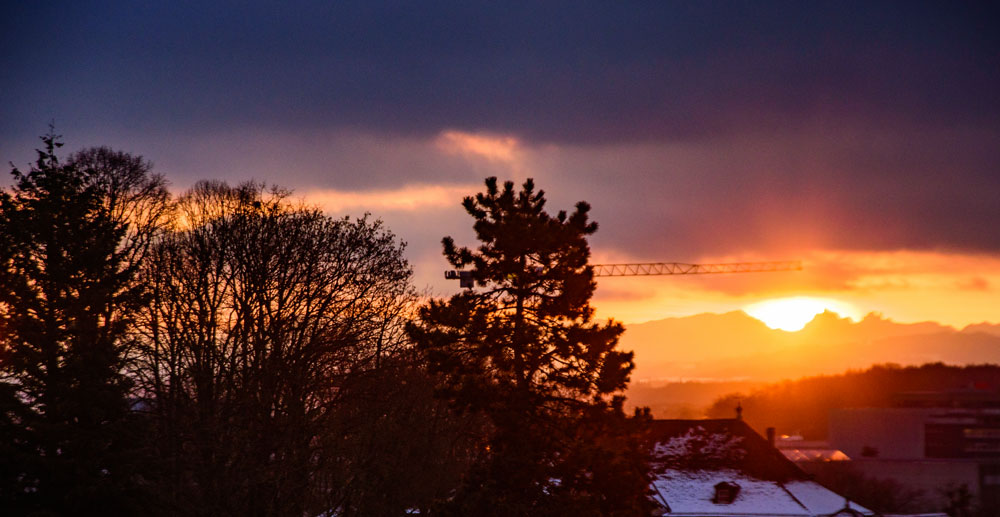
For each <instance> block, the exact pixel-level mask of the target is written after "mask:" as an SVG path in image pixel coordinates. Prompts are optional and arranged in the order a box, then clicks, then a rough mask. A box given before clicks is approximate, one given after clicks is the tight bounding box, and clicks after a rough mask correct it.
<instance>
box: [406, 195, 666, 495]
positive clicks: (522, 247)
mask: <svg viewBox="0 0 1000 517" xmlns="http://www.w3.org/2000/svg"><path fill="white" fill-rule="evenodd" d="M463 206H464V207H465V209H466V211H467V212H468V213H469V214H470V215H471V216H472V217H473V218H474V219H475V223H474V229H475V232H476V235H477V237H478V239H479V241H480V245H479V246H478V247H477V248H475V249H470V248H465V247H458V246H456V245H455V243H454V241H453V240H452V239H451V238H450V237H446V238H445V239H444V241H443V244H444V254H445V256H446V258H447V259H448V261H449V262H450V263H451V264H452V265H453V266H454V267H456V268H460V269H461V268H467V267H471V274H472V278H473V279H474V281H475V287H474V288H471V289H469V290H467V291H464V292H462V293H460V294H457V295H455V296H453V297H451V299H449V300H447V301H443V300H434V301H431V302H430V303H429V304H428V305H426V306H424V307H423V308H422V309H421V310H420V312H419V320H418V321H417V322H416V323H414V324H412V325H411V326H410V327H409V333H410V336H411V338H412V339H413V340H414V343H415V344H416V346H417V347H418V349H420V350H421V351H422V352H423V353H424V354H425V357H426V360H427V362H428V365H429V367H430V369H431V371H433V372H436V373H437V374H438V375H439V378H440V383H441V384H440V386H441V388H440V392H441V394H442V395H443V396H444V397H446V398H448V399H449V400H450V401H451V403H452V404H453V407H454V408H455V409H456V410H458V411H464V412H468V413H471V414H475V415H481V416H485V418H486V420H487V421H488V422H489V429H488V430H487V431H486V432H485V434H484V436H483V438H482V443H481V444H480V447H479V450H478V452H477V453H476V457H475V458H474V465H475V466H474V467H473V469H472V470H471V472H470V473H469V474H468V476H467V477H466V479H465V480H464V484H463V486H462V487H460V488H459V489H458V490H457V491H456V493H455V496H454V497H453V498H451V499H450V500H449V501H447V502H444V503H443V504H442V508H441V509H442V510H444V513H453V514H467V515H473V514H478V515H497V514H502V515H642V514H645V515H648V514H649V511H650V509H651V507H650V503H649V499H648V497H647V492H648V483H649V475H648V466H647V462H646V458H647V450H646V444H645V443H644V441H643V440H642V437H641V432H642V423H643V422H644V420H645V419H646V418H648V414H647V415H646V416H637V417H636V418H626V417H625V415H624V414H623V411H622V403H623V397H622V396H621V392H622V390H624V388H625V386H626V384H627V382H628V376H629V373H630V372H631V370H632V368H633V363H632V354H631V352H622V351H619V350H617V349H616V348H615V347H616V345H617V342H618V337H619V336H620V335H621V333H622V331H623V328H622V326H621V324H619V323H617V322H614V321H608V322H605V323H597V322H594V321H593V309H592V308H591V306H590V303H589V302H590V298H591V295H592V294H593V292H594V288H595V283H594V280H593V271H592V269H591V268H590V267H589V266H588V265H587V261H588V259H589V256H590V249H589V247H588V244H587V236H589V235H591V234H593V233H594V232H595V231H596V230H597V224H596V223H594V222H591V221H589V220H588V211H589V209H590V207H589V205H588V204H587V203H585V202H580V203H578V204H577V205H576V210H575V211H574V212H573V213H572V214H567V213H566V212H565V211H560V212H558V213H557V215H555V216H554V217H553V216H551V215H549V214H548V213H546V211H545V209H544V208H545V196H544V192H542V191H537V192H536V191H535V188H534V184H533V182H532V181H531V180H530V179H529V180H528V181H526V182H525V183H524V185H523V188H522V189H521V191H520V192H515V190H514V185H513V183H512V182H506V183H505V184H504V185H503V189H502V190H501V189H500V188H498V185H497V180H496V178H489V179H487V180H486V192H485V193H479V194H477V195H476V196H475V197H467V198H465V199H464V201H463Z"/></svg>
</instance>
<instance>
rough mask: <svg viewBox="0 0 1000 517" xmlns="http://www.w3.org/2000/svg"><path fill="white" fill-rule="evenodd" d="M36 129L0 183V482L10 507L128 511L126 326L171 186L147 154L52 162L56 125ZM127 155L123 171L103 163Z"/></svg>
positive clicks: (137, 494)
mask: <svg viewBox="0 0 1000 517" xmlns="http://www.w3.org/2000/svg"><path fill="white" fill-rule="evenodd" d="M42 141H43V142H44V144H45V145H44V149H43V150H39V151H38V159H37V160H36V162H35V163H34V165H33V166H32V167H31V169H30V170H29V171H28V172H27V173H22V172H21V171H19V170H17V169H16V168H15V169H13V170H12V172H11V173H12V175H13V177H14V186H13V188H12V189H11V190H10V191H9V192H8V191H6V190H5V191H4V192H3V193H2V194H0V361H2V362H0V371H2V375H3V380H2V384H0V399H2V400H0V407H2V410H3V415H2V416H0V432H2V433H3V436H0V444H2V445H0V447H2V448H3V450H2V451H0V456H2V457H0V462H2V463H3V467H2V468H0V476H3V479H2V480H0V481H2V482H3V487H2V488H0V491H2V492H0V495H2V496H3V497H4V498H5V499H6V501H7V504H4V505H3V506H4V507H5V508H6V509H7V510H12V511H14V512H15V513H18V512H24V513H52V514H66V513H73V512H79V511H81V509H85V508H101V509H102V510H104V511H106V512H108V513H112V514H118V513H131V512H134V511H136V510H137V509H138V508H140V505H141V504H143V501H142V498H143V491H142V485H143V477H142V476H141V471H142V469H143V461H142V460H143V458H142V456H141V453H142V447H141V439H142V436H141V435H140V434H139V433H140V432H141V425H140V424H141V422H139V421H138V420H137V419H136V415H135V413H133V412H132V411H131V407H130V396H129V395H130V388H131V383H130V381H129V379H128V378H127V377H126V376H125V374H124V371H125V368H126V364H125V363H126V360H127V357H128V351H127V345H128V342H129V340H128V332H129V329H130V325H131V324H132V321H133V317H134V314H135V313H136V311H137V310H138V309H139V308H140V307H141V306H142V305H143V304H144V303H145V301H146V297H145V293H144V289H143V287H142V286H141V285H139V284H137V283H136V281H135V276H136V272H137V268H138V265H139V263H140V262H141V260H142V258H143V256H144V253H145V250H146V249H148V245H149V242H150V239H149V238H146V237H145V236H149V235H151V234H152V233H154V232H155V227H156V225H157V221H158V219H159V215H158V214H161V213H162V212H163V211H164V210H165V208H164V206H165V204H166V200H167V193H166V189H165V188H164V187H163V182H162V180H161V179H158V178H156V177H152V176H149V175H148V164H147V163H145V162H143V161H142V160H141V159H133V158H132V157H130V156H128V155H124V154H120V153H114V152H112V151H110V150H107V153H108V155H107V158H108V159H107V160H106V161H105V162H104V163H102V164H97V163H90V162H87V161H86V160H85V159H83V160H77V159H71V160H70V161H69V162H67V163H60V161H59V158H58V157H57V156H56V154H55V150H56V149H57V148H58V147H60V146H61V145H62V144H61V143H60V142H59V141H58V137H57V136H55V135H53V134H51V133H50V134H49V135H46V136H44V137H42ZM87 153H88V152H84V153H81V154H80V155H78V157H86V156H87V155H88V154H87ZM123 160H124V161H129V162H130V163H131V165H130V166H129V167H128V169H129V171H130V173H131V177H130V178H128V179H126V178H125V176H124V173H123V169H115V168H114V167H111V166H112V165H114V164H120V163H121V162H122V161H123ZM139 185H142V187H143V189H144V190H143V191H142V192H138V191H137V186H139ZM137 203H141V204H143V206H145V207H146V210H144V214H143V215H140V214H138V213H136V212H135V211H134V208H135V207H136V206H137ZM139 235H142V236H144V237H143V238H138V237H137V236H139Z"/></svg>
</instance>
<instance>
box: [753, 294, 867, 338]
mask: <svg viewBox="0 0 1000 517" xmlns="http://www.w3.org/2000/svg"><path fill="white" fill-rule="evenodd" d="M823 311H831V312H835V313H837V314H838V315H839V316H840V317H842V318H852V319H855V320H856V319H858V317H859V311H858V310H857V309H856V308H855V307H854V306H853V305H851V304H849V303H846V302H841V301H838V300H831V299H829V298H814V297H811V296H795V297H792V298H779V299H777V300H767V301H763V302H758V303H755V304H752V305H748V306H746V307H744V308H743V312H745V313H747V314H749V315H750V316H753V317H754V318H757V319H759V320H760V321H763V322H764V324H765V325H767V326H768V327H771V328H773V329H780V330H786V331H788V332H795V331H798V330H802V328H803V327H805V326H806V324H807V323H809V322H810V321H812V319H813V318H814V317H815V316H816V315H817V314H819V313H821V312H823Z"/></svg>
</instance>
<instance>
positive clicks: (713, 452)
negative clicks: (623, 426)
mask: <svg viewBox="0 0 1000 517" xmlns="http://www.w3.org/2000/svg"><path fill="white" fill-rule="evenodd" d="M653 434H654V439H655V440H656V447H655V449H654V451H655V455H656V461H655V462H654V472H655V478H654V480H653V483H652V488H653V489H654V492H655V497H656V498H657V499H658V500H659V502H660V504H662V505H663V507H664V509H665V510H666V513H665V515H670V516H686V517H694V516H720V517H721V516H726V517H762V516H765V515H767V516H774V517H793V516H794V517H811V516H828V515H831V514H834V513H836V512H838V511H840V510H843V509H845V503H847V504H848V506H847V507H848V508H849V509H850V510H853V511H855V512H858V513H860V514H862V515H873V512H871V511H870V510H868V509H867V508H864V507H862V506H859V505H858V504H856V503H853V502H851V503H848V502H847V501H846V500H845V499H844V497H842V496H840V495H837V494H836V493H834V492H832V491H830V490H828V489H826V488H824V487H823V486H821V485H819V484H818V483H816V482H814V481H811V480H810V478H809V476H808V475H807V474H806V473H805V472H803V471H802V470H801V469H800V468H798V467H797V466H796V465H795V464H794V463H792V462H791V461H789V459H788V458H786V457H785V456H784V455H782V454H781V452H779V451H778V450H777V449H775V448H774V447H773V446H771V444H769V443H768V442H767V440H765V439H764V438H763V437H761V436H760V435H759V434H757V433H756V432H754V431H753V429H751V428H750V426H748V425H746V423H745V422H743V421H742V420H730V419H724V420H657V421H655V422H654V423H653ZM731 484H735V485H738V488H737V489H736V497H735V498H734V499H732V501H731V502H728V501H725V499H728V497H720V496H719V493H720V492H719V487H724V488H725V489H726V490H727V491H731V486H732V485H731Z"/></svg>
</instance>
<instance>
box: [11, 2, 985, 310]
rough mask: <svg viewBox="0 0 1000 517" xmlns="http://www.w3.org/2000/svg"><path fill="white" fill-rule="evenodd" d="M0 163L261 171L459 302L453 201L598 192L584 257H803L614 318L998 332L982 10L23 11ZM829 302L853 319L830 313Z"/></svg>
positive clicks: (32, 6)
mask: <svg viewBox="0 0 1000 517" xmlns="http://www.w3.org/2000/svg"><path fill="white" fill-rule="evenodd" d="M12 4H13V5H6V4H5V6H4V7H3V12H2V16H0V63H2V66H0V160H2V161H3V163H5V164H6V163H8V162H12V163H14V164H16V165H19V166H22V167H23V166H24V165H25V164H27V163H28V162H29V161H30V160H31V159H32V157H33V149H34V148H36V147H38V146H39V141H38V139H37V138H38V136H39V135H41V134H43V133H45V132H46V130H47V127H48V124H49V123H50V122H54V123H55V127H56V131H57V133H59V134H61V135H63V137H64V140H65V142H66V144H67V147H68V148H69V149H79V148H83V147H87V146H93V145H108V146H111V147H113V148H115V149H119V150H124V151H128V152H131V153H134V154H140V155H143V156H144V157H146V158H147V159H149V160H151V161H152V162H153V163H154V164H155V170H156V171H157V172H160V173H162V174H164V175H165V176H166V177H167V178H168V180H169V181H170V182H171V185H172V189H174V190H175V191H177V192H183V191H184V190H185V189H186V188H188V187H190V186H191V185H192V184H194V183H195V182H196V181H198V180H201V179H221V180H226V181H229V182H232V183H237V182H240V181H244V180H247V179H256V180H259V181H265V182H269V183H275V184H279V185H282V186H284V187H288V188H291V189H293V190H294V192H295V195H296V196H298V197H300V198H301V199H303V200H305V201H306V202H308V203H314V204H318V205H320V206H322V207H323V208H324V209H325V210H327V211H328V212H329V213H330V214H331V215H336V216H341V215H344V214H350V215H352V216H358V215H362V214H364V213H365V212H370V213H371V214H372V215H373V216H375V217H379V218H381V219H383V220H384V221H385V222H386V223H387V224H388V226H389V227H390V228H391V229H392V230H393V231H394V232H395V233H396V234H397V235H398V236H399V237H400V238H401V239H403V240H405V241H406V242H407V256H408V258H409V260H410V261H411V263H412V264H413V267H414V270H415V282H416V283H417V285H418V287H421V288H424V287H426V288H427V289H429V290H430V292H431V293H434V294H438V295H447V294H450V293H452V292H454V291H456V290H457V289H458V287H457V285H454V283H450V282H448V281H446V280H444V279H443V275H442V273H443V271H444V270H445V269H447V268H448V265H447V263H446V262H445V261H444V259H443V258H442V257H441V253H440V252H441V248H440V240H441V238H442V237H443V236H445V235H451V236H453V237H455V239H456V240H457V242H458V243H459V244H466V245H471V244H474V242H473V233H472V230H471V224H472V219H471V218H470V217H469V216H467V215H466V214H465V213H464V212H463V210H462V208H461V207H460V201H461V198H462V197H463V196H465V195H471V194H474V193H475V192H478V191H480V190H481V188H482V185H483V183H482V182H483V179H484V178H486V177H487V176H497V177H499V178H501V179H503V180H512V181H515V182H518V183H520V182H522V181H523V180H524V179H526V178H529V177H530V178H534V180H535V183H536V185H537V186H538V187H540V188H541V189H543V190H544V191H545V192H546V193H547V197H548V199H549V204H548V206H549V207H551V209H552V210H553V211H556V210H558V209H570V208H572V206H573V205H574V204H575V202H576V201H579V200H586V201H588V202H589V203H590V204H591V205H592V206H593V209H592V212H591V213H592V216H593V218H594V220H596V221H597V222H598V223H599V225H600V229H599V231H598V232H597V234H596V235H594V237H593V238H592V239H591V246H592V251H593V262H594V263H609V262H673V261H677V262H701V263H705V262H730V261H754V260H786V259H793V260H802V261H803V265H804V269H803V271H799V272H784V273H767V274H747V275H729V276H712V277H652V278H603V279H599V283H598V289H597V292H596V295H595V298H594V304H595V306H596V308H597V310H598V315H599V316H600V317H614V318H616V319H618V320H622V321H625V322H629V323H634V322H641V321H649V320H655V319H659V318H664V317H669V316H679V315H688V314H695V313H700V312H727V311H730V310H733V309H739V308H743V307H746V306H749V305H751V304H755V303H759V302H762V301H767V300H772V299H776V298H790V297H797V298H799V299H805V298H814V299H815V298H821V299H827V300H833V301H835V302H837V303H841V304H846V306H850V307H852V309H851V310H850V311H848V312H850V315H851V316H854V317H861V316H863V315H864V314H866V313H868V312H872V311H874V312H879V313H881V314H882V315H884V316H885V317H888V318H891V319H894V320H896V321H903V322H914V321H923V320H931V321H937V322H941V323H944V324H947V325H952V326H956V327H959V328H960V327H962V326H964V325H967V324H970V323H977V322H982V321H989V322H994V323H995V322H1000V226H998V224H1000V31H997V30H996V27H997V25H998V22H1000V16H998V13H997V8H996V6H995V5H991V4H990V3H987V2H982V3H980V2H892V3H888V2H871V1H865V2H852V1H837V2H822V1H816V2H800V1H790V2H771V1H755V2H749V1H745V2H744V1H729V2H713V1H699V2H673V1H656V2H652V1H651V2H579V1H577V2H544V3H543V2H470V1H456V2H421V3H415V2H377V1H365V2H351V3H349V2H326V1H322V2H319V1H317V2H296V1H283V2H253V1H247V2H210V3H206V2H190V1H175V2H149V1H142V2H102V1H94V2H74V3H68V2H66V3H57V2H17V3H12ZM845 315H846V314H845Z"/></svg>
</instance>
